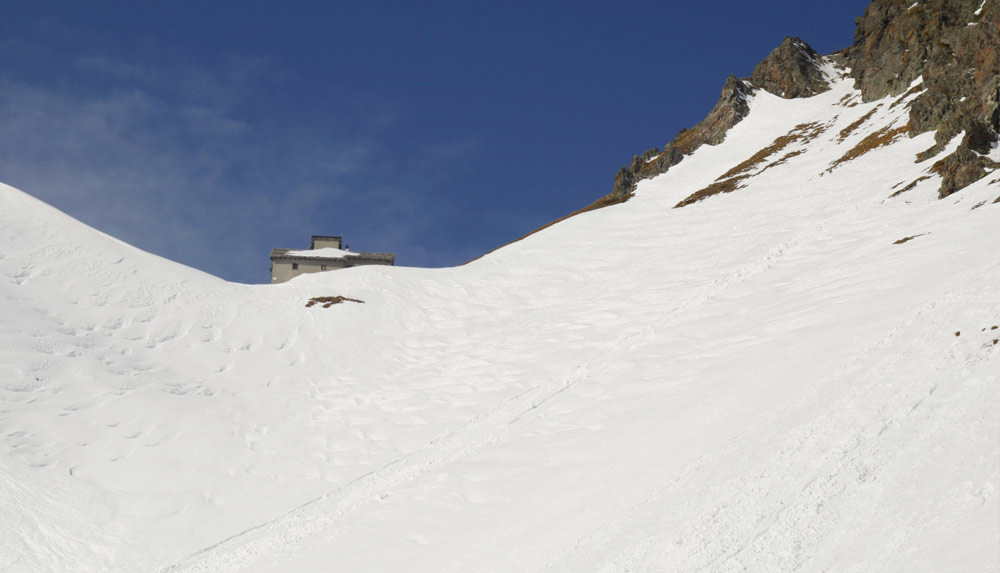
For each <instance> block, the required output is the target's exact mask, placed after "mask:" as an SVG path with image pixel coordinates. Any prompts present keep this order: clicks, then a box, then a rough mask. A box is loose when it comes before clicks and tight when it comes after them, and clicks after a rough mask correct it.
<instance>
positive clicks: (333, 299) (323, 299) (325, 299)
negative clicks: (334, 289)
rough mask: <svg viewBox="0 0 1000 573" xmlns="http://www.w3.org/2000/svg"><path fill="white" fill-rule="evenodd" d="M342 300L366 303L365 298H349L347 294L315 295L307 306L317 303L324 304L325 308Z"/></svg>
mask: <svg viewBox="0 0 1000 573" xmlns="http://www.w3.org/2000/svg"><path fill="white" fill-rule="evenodd" d="M342 302H357V303H360V304H364V303H365V301H363V300H358V299H356V298H348V297H346V296H314V297H312V298H311V299H309V302H307V303H306V308H309V307H310V306H314V305H317V304H322V305H323V308H330V307H331V306H333V305H335V304H340V303H342Z"/></svg>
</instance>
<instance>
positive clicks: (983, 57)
mask: <svg viewBox="0 0 1000 573" xmlns="http://www.w3.org/2000/svg"><path fill="white" fill-rule="evenodd" d="M832 57H833V58H834V60H835V61H837V62H838V63H839V64H841V65H843V66H846V67H848V68H849V69H850V72H849V73H850V75H851V77H853V78H854V79H855V82H856V84H855V85H856V87H857V88H858V89H859V90H860V91H861V94H862V98H863V99H864V100H865V101H872V100H877V99H881V98H884V97H886V96H897V95H900V94H903V93H906V92H907V91H908V90H913V93H918V92H919V95H918V96H917V97H916V98H915V99H914V100H913V101H912V103H911V104H910V122H909V134H910V135H911V136H913V135H917V134H920V133H925V132H928V131H936V135H935V141H936V143H935V145H934V146H933V147H932V148H930V149H928V150H926V151H925V152H923V153H922V154H920V156H919V157H918V158H917V159H918V160H919V161H926V160H929V159H931V158H936V163H935V164H934V166H933V169H932V170H933V171H934V172H935V173H938V174H940V175H941V176H942V178H943V182H942V186H941V188H940V191H939V194H940V196H941V197H945V196H947V195H949V194H951V193H954V192H956V191H958V190H960V189H962V188H963V187H965V186H967V185H969V184H971V183H973V182H975V181H977V180H979V179H981V178H982V177H984V176H985V175H986V174H987V173H988V172H990V171H992V170H994V169H997V168H1000V165H997V164H996V163H995V162H993V161H991V160H990V159H989V158H988V157H985V155H986V154H987V153H988V152H989V150H990V149H991V147H992V146H993V145H994V143H995V142H997V141H998V139H1000V136H998V134H1000V105H998V102H1000V72H998V66H1000V0H921V1H917V2H914V1H913V0H873V2H872V3H871V4H870V5H869V6H868V8H867V9H866V10H865V13H864V15H863V16H861V17H860V18H858V19H857V29H856V31H855V39H854V43H853V44H852V45H851V46H850V47H848V48H846V49H845V50H842V51H841V52H838V53H837V54H834V55H833V56H832ZM819 61H820V56H819V54H817V53H816V52H815V50H813V49H812V48H811V47H810V46H809V45H808V44H807V43H805V42H804V41H802V40H800V39H799V38H794V37H788V38H785V40H784V41H783V42H782V43H781V45H780V46H778V47H777V48H775V49H774V51H772V52H771V53H770V54H769V55H768V56H767V57H766V58H765V59H764V60H763V61H762V62H760V63H759V64H758V65H757V66H756V67H755V68H754V70H753V73H752V74H751V75H750V77H748V78H742V79H738V78H735V77H732V76H731V77H730V78H729V79H727V80H726V83H725V86H724V87H723V90H722V95H721V96H720V98H719V101H718V102H717V103H716V105H715V107H714V108H712V111H711V112H709V114H708V116H707V117H706V118H705V119H704V120H702V121H701V122H700V123H698V125H696V126H694V127H693V128H691V129H685V130H682V131H681V132H680V133H679V134H678V135H677V137H676V138H675V139H674V140H673V141H671V142H670V143H668V144H667V145H666V146H664V149H663V151H660V150H659V149H650V150H648V151H646V152H645V153H643V154H641V155H636V156H634V157H633V159H632V161H631V162H630V163H629V164H627V165H625V166H624V167H622V169H621V170H619V172H618V173H617V174H616V175H615V182H614V189H613V190H612V192H611V193H610V194H609V195H607V196H606V197H604V198H602V199H601V202H603V203H604V204H613V203H619V202H622V201H626V200H628V198H629V197H630V196H631V195H632V193H633V192H634V191H635V187H636V184H637V183H638V182H639V181H641V180H643V179H648V178H652V177H655V176H657V175H659V174H661V173H665V172H666V171H667V170H669V169H670V168H671V167H673V166H674V165H676V164H678V163H680V162H681V161H682V160H683V159H684V157H685V156H686V155H690V154H691V153H693V152H694V151H695V150H696V149H697V148H698V147H700V146H701V145H704V144H706V143H707V144H709V145H716V144H718V143H721V142H722V141H723V140H724V139H725V137H726V133H727V132H728V131H729V129H730V128H731V127H733V126H734V125H736V124H737V123H739V122H740V121H741V120H742V119H743V118H744V117H746V115H747V113H749V107H748V105H747V101H746V100H747V97H748V96H749V95H751V94H752V93H753V91H754V90H758V89H762V90H765V91H767V92H769V93H772V94H774V95H776V96H779V97H783V98H801V97H810V96H813V95H816V94H818V93H821V92H823V91H826V90H827V89H828V84H827V80H826V78H825V76H824V74H823V72H822V71H821V69H820V66H819ZM918 80H919V81H918ZM963 132H964V134H965V135H964V137H963V140H962V142H961V145H960V146H959V148H958V150H957V151H955V152H953V153H952V154H950V155H949V156H947V157H944V158H940V157H937V156H939V155H940V154H941V152H942V151H943V150H944V148H945V146H946V144H947V143H948V142H950V141H951V140H952V139H953V138H955V137H956V136H957V135H959V134H961V133H963Z"/></svg>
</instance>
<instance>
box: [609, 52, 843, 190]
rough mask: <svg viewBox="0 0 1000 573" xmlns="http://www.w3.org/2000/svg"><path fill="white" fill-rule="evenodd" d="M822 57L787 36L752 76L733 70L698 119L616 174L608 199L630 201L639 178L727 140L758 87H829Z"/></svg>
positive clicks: (781, 90)
mask: <svg viewBox="0 0 1000 573" xmlns="http://www.w3.org/2000/svg"><path fill="white" fill-rule="evenodd" d="M818 57H819V55H818V54H817V53H816V51H815V50H813V49H812V48H811V47H810V46H809V45H808V44H806V43H805V42H803V41H802V40H800V39H798V38H785V41H784V42H782V43H781V45H780V46H778V47H777V48H775V50H774V51H773V52H771V54H770V55H768V56H767V58H765V59H764V61H762V62H761V63H759V64H757V66H756V67H755V68H754V70H753V73H752V74H751V75H750V77H748V78H742V79H738V78H736V77H735V76H729V78H728V79H727V80H726V84H725V85H724V86H723V87H722V95H721V96H719V101H718V102H716V104H715V107H713V108H712V111H710V112H708V115H707V116H706V117H705V119H703V120H701V122H700V123H698V125H696V126H694V127H692V128H691V129H684V130H681V132H680V133H678V134H677V137H676V138H674V140H673V141H671V142H670V143H668V144H667V145H665V146H664V148H663V151H662V152H661V151H660V150H659V149H655V148H654V149H650V150H648V151H646V152H645V153H643V154H642V155H636V156H634V157H633V158H632V161H631V162H630V163H629V164H628V165H626V166H624V167H622V168H621V169H620V170H619V171H618V173H617V174H615V183H614V189H613V190H612V192H611V193H610V194H609V195H607V196H606V197H604V199H603V200H604V201H606V202H608V203H609V204H611V203H621V202H623V201H626V200H628V198H629V197H631V196H632V193H633V192H634V191H635V186H636V184H637V183H638V182H639V181H642V180H643V179H649V178H651V177H655V176H657V175H660V174H661V173H666V172H667V171H668V170H669V169H670V168H671V167H673V166H674V165H677V164H678V163H680V162H681V161H682V160H683V159H684V156H685V155H690V154H692V153H694V151H695V150H696V149H698V148H699V147H701V146H702V145H705V144H708V145H718V144H720V143H722V141H723V140H724V139H725V138H726V133H727V132H728V131H729V129H730V128H732V127H733V126H734V125H736V124H737V123H739V122H740V121H741V120H742V119H743V118H744V117H746V115H747V113H749V112H750V107H749V106H748V105H747V97H748V96H749V95H750V94H751V93H752V91H753V90H754V89H763V90H766V91H768V92H770V93H773V94H774V95H776V96H780V97H783V98H787V99H791V98H797V97H808V96H811V95H815V94H817V93H820V92H823V91H826V90H827V89H828V86H827V82H826V80H825V78H824V77H823V74H822V72H821V71H820V69H819V66H818V63H817V59H818Z"/></svg>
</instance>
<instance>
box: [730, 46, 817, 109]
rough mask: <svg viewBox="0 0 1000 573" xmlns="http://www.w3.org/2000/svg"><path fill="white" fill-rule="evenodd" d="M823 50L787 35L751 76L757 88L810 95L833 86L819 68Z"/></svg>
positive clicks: (788, 95)
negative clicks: (818, 50) (830, 85)
mask: <svg viewBox="0 0 1000 573" xmlns="http://www.w3.org/2000/svg"><path fill="white" fill-rule="evenodd" d="M818 59H819V54H817V53H816V51H815V50H813V49H812V48H811V47H810V46H809V44H806V43H805V42H803V41H802V40H800V39H798V38H785V41H784V42H782V43H781V45H780V46H778V47H777V48H775V50H774V51H773V52H771V54H770V55H769V56H767V58H765V59H764V61H763V62H761V63H759V64H757V67H755V68H754V69H753V73H752V74H750V77H749V78H748V79H749V81H750V84H751V85H752V86H753V87H754V88H755V89H756V88H763V89H764V90H765V91H767V92H770V93H772V94H774V95H776V96H781V97H783V98H788V99H791V98H800V97H809V96H812V95H816V94H818V93H822V92H825V91H827V90H828V89H830V87H829V86H828V85H827V82H826V79H825V78H824V77H823V74H822V73H821V72H820V71H819V67H818V66H817V60H818Z"/></svg>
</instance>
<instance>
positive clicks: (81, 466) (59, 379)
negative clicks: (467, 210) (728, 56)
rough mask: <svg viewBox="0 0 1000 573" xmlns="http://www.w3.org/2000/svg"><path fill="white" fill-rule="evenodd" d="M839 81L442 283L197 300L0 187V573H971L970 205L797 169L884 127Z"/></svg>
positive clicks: (983, 551) (984, 359) (377, 280)
mask: <svg viewBox="0 0 1000 573" xmlns="http://www.w3.org/2000/svg"><path fill="white" fill-rule="evenodd" d="M830 74H831V76H832V77H836V76H837V74H838V73H837V72H835V71H834V70H832V69H831V70H830ZM852 94H854V99H855V100H857V99H858V98H857V96H856V94H855V92H853V90H852V87H851V85H850V82H849V81H846V80H843V79H835V80H834V82H833V89H831V91H829V92H827V93H825V94H821V95H819V96H815V97H813V98H809V99H807V100H791V101H788V100H781V99H779V98H777V97H774V96H770V95H768V94H764V93H761V94H758V95H757V96H756V97H755V98H754V99H753V101H752V102H751V107H752V113H751V115H750V116H749V117H748V118H747V119H745V120H744V121H743V122H741V123H740V124H738V125H737V126H736V127H735V128H734V129H733V130H732V131H731V132H730V133H729V135H728V136H727V140H726V142H725V143H723V144H722V145H719V146H716V147H703V148H701V149H699V150H698V152H697V153H696V154H694V155H693V156H691V157H688V158H686V159H685V160H684V161H683V162H682V163H680V164H679V165H677V166H676V167H674V168H673V169H671V171H670V172H669V173H667V174H665V175H663V176H661V177H658V178H656V179H653V180H650V181H645V182H643V183H641V184H640V187H639V189H638V191H637V194H636V196H635V197H634V198H633V199H632V200H630V201H629V202H628V203H625V204H623V205H621V206H616V207H612V208H606V209H602V210H599V211H594V212H589V213H584V214H582V215H579V216H577V217H573V218H571V219H569V220H567V221H565V222H563V223H560V224H559V225H556V226H553V227H551V228H549V229H546V230H544V231H542V232H539V233H537V234H536V235H533V236H531V237H529V238H527V239H525V240H524V241H521V242H519V243H515V244H513V245H510V246H508V247H505V248H504V249H501V250H500V251H497V252H495V253H493V254H491V255H489V256H487V257H485V258H483V259H481V260H479V261H476V262H474V263H471V264H470V265H467V266H465V267H459V268H454V269H440V270H428V269H407V268H395V267H394V268H385V267H361V268H356V269H348V270H344V271H337V272H334V273H327V274H321V275H308V276H302V277H299V278H297V279H295V280H294V281H291V282H290V283H287V284H283V285H274V286H271V285H267V286H246V285H233V284H227V283H224V282H222V281H220V280H218V279H215V278H213V277H210V276H207V275H204V274H202V273H199V272H197V271H193V270H191V269H187V268H184V267H181V266H179V265H176V264H173V263H170V262H169V261H164V260H162V259H159V258H157V257H154V256H152V255H148V254H146V253H142V252H139V251H136V250H135V249H132V248H131V247H128V246H127V245H124V244H122V243H120V242H118V241H115V240H114V239H111V238H109V237H107V236H105V235H102V234H100V233H97V232H95V231H93V230H91V229H88V228H85V227H83V226H82V225H80V224H79V223H77V222H76V221H73V220H71V219H69V218H68V217H66V216H64V215H62V214H60V213H58V212H56V211H55V210H53V209H51V208H49V207H47V206H45V205H43V204H41V203H39V202H37V201H35V200H33V199H31V198H30V197H27V196H26V195H24V194H22V193H20V192H18V191H16V190H13V189H10V188H0V240H2V241H3V244H4V245H5V249H4V253H3V254H2V255H0V256H2V257H3V258H2V259H0V316H3V317H4V318H3V328H2V329H0V448H2V450H0V451H2V453H3V455H2V456H0V538H3V539H14V540H16V541H14V542H10V543H2V544H0V570H3V568H4V567H6V568H8V569H10V570H12V571H20V570H25V571H45V570H60V569H70V568H72V569H74V570H95V571H103V570H120V571H149V570H163V571H328V570H331V569H335V570H338V571H376V570H378V571H394V570H398V571H608V572H612V571H637V570H638V571H699V570H702V571H742V570H753V571H789V570H795V569H799V570H806V571H826V570H837V571H870V570H879V571H891V570H906V571H942V570H970V571H973V570H984V571H989V570H997V569H1000V544H998V541H1000V498H998V497H997V495H996V494H997V488H998V487H1000V423H998V421H997V418H996V416H995V412H996V411H997V409H998V406H1000V389H998V380H997V376H998V375H1000V359H998V353H1000V351H998V350H997V349H998V348H1000V346H997V345H994V344H993V343H992V340H993V339H994V338H997V336H998V335H997V334H996V332H1000V331H992V330H990V328H991V327H992V326H994V325H1000V302H998V301H1000V292H998V285H1000V280H998V279H1000V258H998V256H997V254H996V252H995V245H996V243H997V238H998V229H1000V225H998V218H1000V205H995V204H993V203H992V200H993V199H994V198H996V197H997V196H998V195H1000V186H997V185H995V184H991V183H990V181H991V177H987V178H986V179H984V180H982V181H980V182H979V183H977V184H975V185H973V186H971V187H969V188H967V189H965V190H963V191H962V192H961V193H959V194H957V195H955V196H953V197H949V198H947V199H945V200H942V201H939V200H937V199H936V189H937V182H938V181H939V179H938V178H937V176H932V177H931V178H929V179H927V180H925V181H922V182H921V183H919V184H918V185H916V186H915V187H914V188H913V189H912V190H910V191H907V192H906V193H904V194H902V195H900V196H898V197H895V198H892V199H889V195H890V194H891V193H892V192H893V188H894V187H895V188H896V189H898V188H899V184H900V183H901V182H902V183H903V184H904V185H905V184H906V183H909V182H910V181H913V180H916V179H917V178H918V177H920V176H923V175H926V174H927V169H928V168H929V167H930V164H931V163H932V161H928V162H925V163H923V164H916V163H914V157H915V155H916V153H917V152H919V151H923V150H924V149H926V148H928V147H930V146H931V145H932V143H933V141H932V140H933V137H932V135H931V134H924V135H922V136H919V137H917V138H914V139H912V140H911V139H906V138H903V139H899V140H897V141H895V142H893V143H892V144H891V145H888V146H886V147H882V148H878V149H874V150H872V151H871V152H869V153H867V154H865V155H862V156H861V157H859V158H857V159H854V160H852V161H849V162H846V163H843V164H841V165H839V166H838V167H836V168H835V169H832V170H830V171H828V169H829V167H830V165H831V164H832V163H833V162H835V161H836V160H837V159H838V158H840V157H842V156H843V155H844V154H845V153H846V152H847V151H848V150H850V149H852V148H853V147H854V146H856V145H857V144H858V143H859V142H860V141H861V140H863V139H864V138H865V137H866V136H867V135H868V134H870V133H873V132H874V131H877V130H879V129H881V128H883V127H886V126H890V127H891V126H898V125H900V122H901V121H902V122H904V123H905V115H906V107H905V102H904V103H903V104H899V105H896V106H895V107H892V103H893V100H886V101H882V102H871V103H867V104H866V103H858V104H857V105H854V106H853V107H852V106H851V105H850V104H851V103H852V99H851V98H849V97H847V96H851V95H852ZM873 109H875V110H876V111H875V112H874V113H873V114H872V115H871V116H870V117H869V118H868V119H867V120H866V121H865V122H864V124H863V125H861V126H859V127H858V128H857V129H856V130H855V131H854V132H853V133H851V134H850V135H849V136H848V137H846V138H845V139H844V140H843V141H840V133H841V131H842V130H844V129H845V128H847V127H848V126H849V125H851V124H852V123H854V122H856V121H857V120H859V119H860V118H862V117H865V116H866V115H867V114H868V113H869V112H871V111H872V110H873ZM810 122H816V123H818V124H821V125H823V126H826V129H825V130H823V132H822V133H821V134H820V135H819V136H817V137H816V138H815V139H813V140H811V141H809V142H798V143H793V144H792V145H790V146H789V147H787V148H785V149H783V150H782V151H781V152H779V153H778V154H776V156H774V157H769V158H768V159H767V160H766V161H765V162H763V163H761V164H760V165H758V166H757V167H756V168H755V169H754V171H753V172H754V173H755V175H754V176H753V177H751V178H749V179H747V180H746V183H747V186H746V187H745V188H743V189H738V190H736V191H735V192H733V193H730V194H725V195H718V196H714V197H710V198H708V199H706V200H704V201H702V202H699V203H696V204H692V205H688V206H686V207H683V208H680V209H673V206H674V205H676V204H677V203H678V202H679V201H681V200H682V199H684V198H685V197H687V196H689V195H690V194H691V193H693V192H695V191H697V190H699V189H702V188H704V187H705V186H707V185H708V184H710V183H711V182H712V181H714V180H715V179H716V178H717V177H719V176H720V175H721V174H723V173H724V172H726V171H727V170H729V169H730V168H731V167H733V166H735V165H737V164H739V163H741V162H742V161H744V160H745V159H746V158H747V157H750V156H751V155H753V154H754V153H756V152H757V151H758V150H760V149H762V148H764V147H767V146H768V145H770V144H771V143H772V142H773V141H774V140H775V139H776V138H777V137H780V136H782V135H785V134H787V133H789V132H790V131H791V130H792V129H794V128H795V127H796V126H797V125H800V124H804V123H810ZM793 151H804V153H802V154H800V155H796V156H794V157H790V158H789V159H788V160H787V161H786V162H785V163H783V164H780V165H774V166H772V167H768V168H767V169H765V170H763V171H761V169H763V168H765V167H767V166H768V165H769V164H771V163H773V162H775V161H776V160H778V159H780V158H781V157H782V156H784V155H785V154H787V153H789V152H793ZM983 201H986V203H985V204H984V205H982V206H981V207H980V208H976V209H973V206H975V205H978V204H980V203H982V202H983ZM918 235H919V236H918ZM911 236H917V237H916V238H914V239H912V240H911V241H909V242H906V243H904V244H894V242H895V241H897V240H899V239H902V238H905V237H911ZM332 295H343V296H349V297H352V298H357V299H360V300H363V301H364V303H363V304H357V303H346V302H345V303H342V304H339V305H336V306H333V307H331V308H329V309H323V308H320V307H318V306H317V307H312V308H305V306H304V305H305V302H306V301H307V300H308V299H309V298H311V297H314V296H332ZM955 332H959V333H960V334H959V336H956V335H955Z"/></svg>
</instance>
